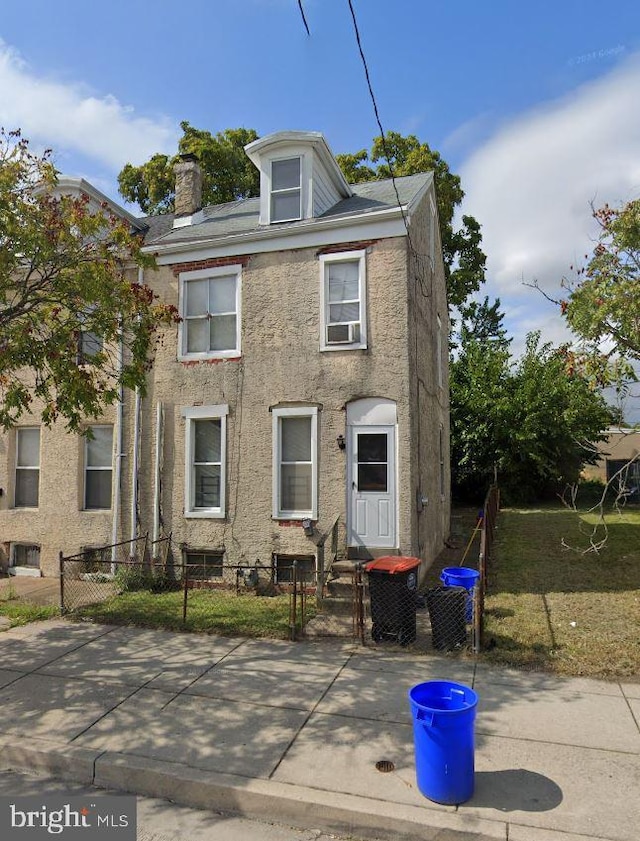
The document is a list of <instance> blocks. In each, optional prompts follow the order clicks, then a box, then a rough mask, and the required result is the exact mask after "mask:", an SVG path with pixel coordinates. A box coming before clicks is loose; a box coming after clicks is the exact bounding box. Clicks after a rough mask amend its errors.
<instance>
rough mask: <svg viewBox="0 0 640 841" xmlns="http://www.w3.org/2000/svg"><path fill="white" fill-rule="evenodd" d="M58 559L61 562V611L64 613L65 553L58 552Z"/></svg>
mask: <svg viewBox="0 0 640 841" xmlns="http://www.w3.org/2000/svg"><path fill="white" fill-rule="evenodd" d="M58 560H59V562H60V613H64V555H63V554H62V552H61V551H60V552H59V553H58Z"/></svg>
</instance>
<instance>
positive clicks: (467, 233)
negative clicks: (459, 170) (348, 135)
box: [336, 131, 487, 307]
mask: <svg viewBox="0 0 640 841" xmlns="http://www.w3.org/2000/svg"><path fill="white" fill-rule="evenodd" d="M336 160H337V161H338V164H339V165H340V167H341V168H342V171H343V172H344V174H345V177H346V179H347V181H349V183H351V184H357V183H360V182H362V181H371V180H375V179H377V178H390V177H391V175H392V174H393V175H394V176H402V175H414V174H416V173H418V172H428V171H433V174H434V179H435V185H436V200H437V205H438V217H439V220H440V238H441V240H442V252H443V257H444V264H445V271H446V276H447V291H448V297H449V303H450V305H451V306H458V307H459V306H460V305H461V304H463V302H464V301H465V300H466V299H467V298H468V297H469V295H471V294H472V293H473V292H477V291H478V289H479V288H480V284H481V283H483V282H484V272H485V264H486V259H487V258H486V256H485V254H484V253H483V252H482V249H481V248H480V243H481V242H482V234H481V233H480V225H479V224H478V222H477V221H476V219H474V218H473V216H466V215H463V216H462V227H461V228H459V229H458V230H455V229H454V226H453V217H454V214H455V211H456V208H457V207H458V206H459V205H460V204H461V203H462V199H463V198H464V191H463V189H462V186H461V183H460V177H459V176H458V175H454V174H453V173H452V172H451V170H450V169H449V166H448V164H447V163H446V161H444V160H443V159H442V157H441V155H440V153H439V152H437V151H435V150H434V149H431V147H430V146H429V144H428V143H421V142H420V141H419V140H418V138H417V137H416V136H415V135H413V134H409V135H407V136H406V137H404V136H403V135H401V134H399V133H398V132H395V131H390V132H388V133H387V134H386V136H385V138H384V140H383V139H382V137H376V138H375V139H374V141H373V146H372V148H371V153H370V154H369V153H368V152H367V150H366V149H361V150H360V151H359V152H356V153H355V154H351V155H336ZM371 163H373V164H377V166H376V167H375V168H373V167H371V166H370V164H371Z"/></svg>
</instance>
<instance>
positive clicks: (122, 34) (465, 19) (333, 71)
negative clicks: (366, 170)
mask: <svg viewBox="0 0 640 841" xmlns="http://www.w3.org/2000/svg"><path fill="white" fill-rule="evenodd" d="M303 5H304V9H305V13H306V17H307V21H308V23H309V27H310V30H311V36H310V37H309V36H307V34H306V32H305V30H304V27H303V24H302V20H301V17H300V13H299V11H298V5H297V0H208V2H203V0H191V2H190V3H188V4H185V5H184V6H182V5H181V4H176V3H169V2H166V0H156V2H155V3H153V4H150V3H140V2H138V1H137V0H127V2H123V0H111V2H110V3H108V4H106V3H105V4H90V3H87V2H86V0H82V2H80V0H60V2H57V3H54V2H51V0H22V2H21V3H11V4H9V3H5V4H3V10H2V16H1V17H0V123H2V124H3V125H4V126H5V127H6V128H14V127H16V126H20V127H21V128H22V129H23V132H24V134H25V135H26V136H27V137H29V138H31V140H32V142H33V143H34V144H35V145H38V146H51V147H53V149H54V150H55V153H56V162H57V164H58V167H59V168H60V169H61V170H62V171H63V172H64V173H65V174H68V175H82V176H84V177H86V178H87V179H88V180H90V181H91V182H92V183H94V184H95V185H96V186H98V187H99V188H100V189H102V190H104V191H105V192H106V193H108V194H109V195H111V196H113V197H114V198H117V184H116V177H117V173H118V171H119V170H120V168H121V167H122V165H123V164H124V163H126V162H127V161H131V162H133V163H140V162H142V161H143V160H145V159H146V158H148V157H149V156H150V155H151V154H153V153H154V152H157V151H163V152H168V153H173V152H174V151H175V149H176V143H177V138H178V136H179V134H180V129H179V123H180V121H181V120H185V119H186V120H188V121H189V122H191V123H192V124H193V125H195V126H197V127H199V128H204V129H208V130H210V131H212V132H217V131H221V130H223V129H225V128H231V127H237V126H241V125H243V126H246V127H251V128H255V129H256V130H257V131H258V133H259V134H261V135H264V134H267V133H269V132H272V131H278V130H282V129H308V130H318V131H322V132H323V133H324V134H325V136H326V137H327V140H328V142H329V145H330V146H331V148H332V149H333V151H334V152H349V151H356V150H358V149H361V148H363V147H368V146H370V144H371V140H372V138H373V137H374V136H375V135H376V134H378V129H377V125H376V122H375V118H374V114H373V109H372V106H371V102H370V100H369V95H368V91H367V88H366V83H365V79H364V74H363V69H362V65H361V63H360V57H359V54H358V51H357V45H356V41H355V37H354V32H353V25H352V21H351V16H350V12H349V7H348V3H347V0H304V2H303ZM353 5H354V8H355V11H356V15H357V19H358V23H359V27H360V33H361V37H362V43H363V47H364V51H365V55H366V58H367V61H368V64H369V69H370V73H371V79H372V83H373V88H374V91H375V94H376V97H377V101H378V107H379V111H380V116H381V118H382V123H383V126H384V128H385V129H386V130H397V131H400V132H402V133H409V132H411V133H414V134H416V135H417V136H418V137H419V138H420V139H421V140H424V141H427V142H428V143H429V144H430V145H431V146H432V147H433V148H436V149H438V150H439V151H440V152H441V153H442V155H443V156H444V158H445V159H446V160H447V161H448V162H449V164H450V166H451V168H452V169H453V170H454V171H455V172H458V173H459V174H460V175H461V177H462V180H463V187H464V189H465V191H466V193H467V196H466V199H465V205H464V208H463V210H464V212H468V213H471V214H473V215H474V216H476V218H477V219H478V220H479V222H480V223H481V225H482V227H483V233H484V247H485V250H486V252H487V254H488V258H489V259H488V282H487V285H486V289H485V290H484V291H485V292H486V293H487V294H489V295H490V296H492V297H493V296H495V295H499V296H500V298H501V300H502V303H503V308H504V309H505V310H506V313H507V326H508V328H509V330H510V333H511V334H512V335H513V336H514V349H515V350H516V351H519V350H520V349H521V348H522V345H523V340H524V336H525V334H526V332H527V331H528V330H531V329H536V328H539V329H542V331H543V335H544V337H545V338H548V339H549V340H551V341H554V342H559V341H560V340H561V339H562V338H563V337H564V336H563V332H562V325H561V322H560V319H559V318H558V317H557V315H556V314H555V312H554V309H553V308H552V307H551V305H549V304H547V303H546V302H545V301H544V299H543V298H542V296H541V295H540V294H539V293H536V292H534V291H533V290H531V289H530V288H528V287H527V286H525V285H524V283H527V282H532V281H533V280H537V281H538V282H539V283H540V284H541V285H542V286H543V287H544V288H545V289H546V290H547V291H549V292H550V293H554V292H557V291H558V285H559V281H560V279H561V278H562V277H563V275H567V274H569V266H570V265H571V264H574V265H575V264H576V263H578V262H579V261H580V259H581V258H583V257H584V254H586V253H588V252H589V251H590V249H591V247H592V244H593V238H594V236H595V233H596V231H595V228H594V226H593V223H592V220H591V218H590V207H589V203H590V202H594V203H595V204H596V205H599V204H602V203H604V202H605V201H609V202H613V203H618V202H621V201H625V200H628V199H630V198H633V197H636V196H638V195H640V108H639V107H638V103H639V102H640V10H639V9H638V5H637V0H617V2H616V3H615V4H612V5H611V6H607V5H605V4H602V3H601V2H596V1H595V0H554V2H551V0H538V2H536V3H530V4H523V3H518V2H516V0H509V2H508V1H507V0H488V2H484V3H478V2H477V0H458V2H456V3H451V2H447V1H446V0H437V2H436V1H435V0H433V1H432V2H428V0H424V2H423V0H395V2H394V3H389V2H388V0H353ZM523 282H524V283H523Z"/></svg>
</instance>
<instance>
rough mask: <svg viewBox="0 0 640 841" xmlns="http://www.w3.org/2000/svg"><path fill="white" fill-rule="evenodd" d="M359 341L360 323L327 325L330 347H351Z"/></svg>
mask: <svg viewBox="0 0 640 841" xmlns="http://www.w3.org/2000/svg"><path fill="white" fill-rule="evenodd" d="M359 341H360V325H359V324H358V323H354V322H352V323H351V324H328V325H327V344H328V345H351V344H353V343H354V342H359Z"/></svg>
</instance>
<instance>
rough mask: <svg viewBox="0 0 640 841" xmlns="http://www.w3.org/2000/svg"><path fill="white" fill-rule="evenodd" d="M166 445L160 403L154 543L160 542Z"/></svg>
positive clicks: (162, 412) (157, 414)
mask: <svg viewBox="0 0 640 841" xmlns="http://www.w3.org/2000/svg"><path fill="white" fill-rule="evenodd" d="M163 443H164V407H163V405H162V403H161V402H160V401H158V403H157V404H156V451H155V465H156V471H155V480H154V486H153V543H154V544H156V545H157V543H158V541H159V540H160V505H161V499H160V494H161V486H162V451H163Z"/></svg>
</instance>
